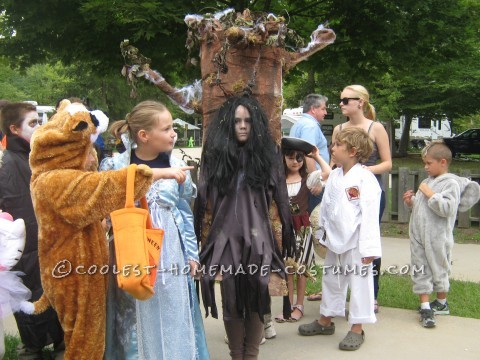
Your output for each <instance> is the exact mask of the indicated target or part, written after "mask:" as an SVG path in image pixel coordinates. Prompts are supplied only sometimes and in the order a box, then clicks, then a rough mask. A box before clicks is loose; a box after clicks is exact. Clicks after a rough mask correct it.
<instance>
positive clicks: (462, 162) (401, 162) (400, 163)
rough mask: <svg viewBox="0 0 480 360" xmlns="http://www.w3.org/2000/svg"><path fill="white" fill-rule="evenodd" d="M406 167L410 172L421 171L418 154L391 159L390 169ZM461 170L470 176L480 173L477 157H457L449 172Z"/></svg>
mask: <svg viewBox="0 0 480 360" xmlns="http://www.w3.org/2000/svg"><path fill="white" fill-rule="evenodd" d="M400 167H407V168H409V169H411V170H418V169H423V162H422V157H421V156H420V153H410V154H408V156H406V157H401V158H393V159H392V168H393V169H398V168H400ZM462 170H469V171H470V172H471V173H472V174H478V173H480V159H479V158H478V157H477V156H469V157H457V158H455V159H453V161H452V163H451V164H450V167H449V171H450V172H452V173H456V174H459V173H460V171H462Z"/></svg>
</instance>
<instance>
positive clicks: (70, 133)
mask: <svg viewBox="0 0 480 360" xmlns="http://www.w3.org/2000/svg"><path fill="white" fill-rule="evenodd" d="M99 120H100V121H102V120H103V121H104V122H105V120H106V123H107V124H108V119H107V118H106V116H105V115H104V114H103V113H102V112H100V111H93V112H91V113H90V112H89V111H88V110H87V109H86V108H85V107H84V106H83V105H82V104H77V103H74V104H71V103H70V102H69V101H68V100H64V101H62V103H61V105H60V108H59V110H58V112H57V113H56V114H55V115H54V116H53V117H52V119H51V120H50V121H49V122H48V123H47V124H46V125H44V126H42V127H41V128H39V129H38V130H37V131H36V132H35V134H34V136H33V138H32V142H31V146H32V151H31V154H30V167H31V169H32V178H31V183H30V187H31V192H32V200H33V205H34V209H35V214H36V216H37V220H38V227H39V235H38V254H39V259H40V271H41V278H42V285H43V289H44V294H43V296H42V297H41V298H40V300H38V301H37V302H36V303H35V304H34V305H35V309H34V311H35V313H40V312H42V311H43V310H45V309H46V308H47V307H48V306H50V305H51V306H52V307H53V308H55V310H56V311H57V314H58V318H59V320H60V323H61V324H62V327H63V330H64V332H65V346H66V350H65V359H67V360H68V359H75V360H79V359H89V360H90V359H102V357H103V353H104V348H105V301H106V298H105V297H106V288H107V276H106V274H105V269H106V265H107V264H108V253H107V242H106V238H105V232H104V230H103V229H102V225H101V220H102V219H103V218H105V217H106V216H107V215H108V214H110V212H112V211H114V210H117V209H120V208H123V207H124V204H125V197H126V179H127V169H126V168H125V169H121V170H115V171H107V172H88V171H85V167H86V164H87V158H88V154H89V152H90V151H91V148H92V143H93V142H94V141H95V139H96V136H98V128H100V127H99ZM107 124H103V125H104V127H105V128H106V125H107ZM151 183H152V170H151V169H150V168H149V167H148V166H145V165H139V166H138V167H137V173H136V176H135V193H134V196H135V199H136V200H138V199H139V198H141V197H142V196H144V195H145V194H146V192H147V190H148V189H149V187H150V185H151ZM87 271H88V274H87ZM110 271H112V269H110ZM25 310H26V312H28V311H29V310H30V311H32V310H33V309H25Z"/></svg>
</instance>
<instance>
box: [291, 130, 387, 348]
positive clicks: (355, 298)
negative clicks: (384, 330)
mask: <svg viewBox="0 0 480 360" xmlns="http://www.w3.org/2000/svg"><path fill="white" fill-rule="evenodd" d="M372 150H373V145H372V142H371V140H370V138H369V136H368V134H367V133H366V132H365V131H364V130H362V129H359V128H353V127H350V128H346V129H344V130H342V131H341V132H340V133H339V134H338V135H337V137H336V139H335V143H334V144H333V147H332V159H333V161H334V163H335V164H337V166H338V167H337V168H336V169H335V170H333V171H332V172H331V173H330V176H329V178H328V181H327V185H326V188H325V194H324V196H323V200H322V203H321V206H320V216H319V225H320V228H323V229H324V231H325V236H324V237H323V239H324V240H323V243H324V245H326V246H327V255H326V258H325V263H324V271H323V278H322V292H323V295H322V303H321V305H320V315H321V316H320V319H319V320H315V321H314V322H313V323H310V324H306V325H301V326H300V327H299V329H298V330H299V332H300V334H301V335H306V336H309V335H332V334H333V333H334V332H335V324H334V323H333V322H332V318H333V317H336V316H344V315H345V300H346V296H347V290H348V288H350V309H349V312H350V314H349V323H350V324H351V330H350V331H349V332H348V334H347V336H346V337H345V338H344V339H343V340H342V341H341V342H340V344H339V348H340V349H341V350H357V349H359V348H360V346H361V345H362V343H363V341H364V339H365V333H364V331H363V329H362V324H367V323H374V322H375V321H376V317H375V313H374V295H373V273H372V261H373V260H374V259H375V258H377V257H380V256H381V255H382V251H381V244H380V227H379V224H378V216H379V215H378V211H379V208H380V195H381V189H380V186H379V185H378V181H377V179H376V178H375V176H374V175H373V174H372V173H371V172H370V171H369V170H368V169H366V168H364V167H363V166H362V165H361V163H362V162H364V161H365V160H366V159H368V157H369V156H370V154H371V152H372Z"/></svg>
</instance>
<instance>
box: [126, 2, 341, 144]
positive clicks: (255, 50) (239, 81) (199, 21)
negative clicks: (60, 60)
mask: <svg viewBox="0 0 480 360" xmlns="http://www.w3.org/2000/svg"><path fill="white" fill-rule="evenodd" d="M185 23H186V24H187V26H188V36H187V42H186V47H187V49H188V51H189V54H191V53H192V52H193V51H195V50H196V49H199V50H200V66H201V74H202V80H201V81H198V80H197V81H195V82H194V83H193V84H192V85H189V86H186V87H183V88H181V89H178V88H175V87H173V86H171V85H170V84H169V83H168V82H167V81H166V80H165V79H164V78H163V76H162V75H161V74H160V73H159V72H157V71H155V70H152V69H151V68H150V59H149V58H147V57H145V56H143V55H142V54H140V52H139V50H138V49H137V48H135V47H134V46H132V45H130V43H129V41H128V40H125V41H123V42H122V43H121V45H120V48H121V50H122V54H123V56H124V58H125V61H126V62H127V63H128V65H125V66H124V68H123V69H122V74H123V75H124V76H126V77H127V79H128V81H129V83H130V84H131V85H132V87H133V88H132V96H135V93H136V90H135V82H136V80H137V78H140V77H145V78H146V79H147V80H149V81H151V82H152V83H153V84H155V85H156V86H157V87H158V88H159V89H161V90H162V91H163V92H165V93H166V94H167V95H168V97H169V98H170V99H171V100H172V101H173V102H174V103H175V104H177V105H178V106H180V108H181V109H182V110H183V111H185V112H187V113H193V112H196V113H199V114H202V115H203V126H204V130H205V128H206V127H207V126H208V124H209V122H210V120H211V119H212V117H213V116H214V114H215V112H216V111H217V109H218V108H219V107H220V105H222V104H223V103H224V102H225V100H226V98H227V97H230V96H234V95H242V94H245V95H252V96H253V97H255V98H256V99H257V100H258V101H259V102H260V104H261V105H262V108H263V109H264V111H265V113H266V115H267V117H268V119H269V127H270V131H271V133H272V136H273V137H274V139H276V140H277V141H279V140H280V137H281V130H280V118H281V111H282V105H283V96H282V80H283V76H284V75H285V74H286V72H287V71H288V70H290V69H292V68H293V67H294V66H295V65H296V64H298V63H299V62H301V61H303V60H305V59H306V58H308V57H309V56H311V55H312V54H314V53H315V52H317V51H318V50H321V49H323V48H324V47H326V46H327V45H329V44H331V43H333V42H334V40H335V33H334V32H333V30H331V29H327V28H325V27H324V26H323V25H319V26H318V28H317V29H316V30H315V31H314V32H313V33H312V35H311V39H310V42H309V43H308V44H307V45H306V46H304V43H303V40H302V39H301V38H300V37H299V36H298V35H297V34H296V33H295V32H294V31H293V30H291V29H288V28H287V25H286V23H285V18H283V17H277V16H275V15H274V14H271V13H270V14H266V13H251V12H250V11H249V10H248V9H246V10H245V11H243V13H236V12H235V11H234V10H233V9H227V10H225V11H222V12H218V13H216V14H206V15H204V16H202V15H187V16H186V17H185ZM289 49H292V50H289ZM189 62H190V63H192V64H196V63H197V62H198V61H197V60H196V59H195V58H191V57H190V59H189Z"/></svg>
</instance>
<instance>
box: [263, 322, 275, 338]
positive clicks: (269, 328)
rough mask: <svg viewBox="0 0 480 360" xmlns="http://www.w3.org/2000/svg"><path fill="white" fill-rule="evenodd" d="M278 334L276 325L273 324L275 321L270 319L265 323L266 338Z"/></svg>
mask: <svg viewBox="0 0 480 360" xmlns="http://www.w3.org/2000/svg"><path fill="white" fill-rule="evenodd" d="M275 336H277V332H276V331H275V327H274V326H273V321H271V320H270V321H269V322H266V323H265V338H267V339H273V338H274V337H275Z"/></svg>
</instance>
